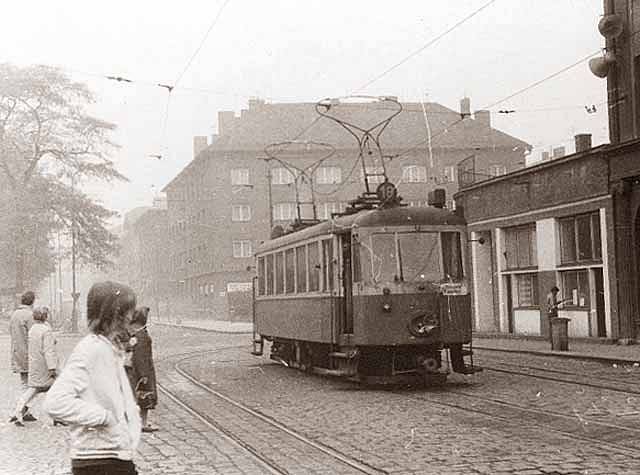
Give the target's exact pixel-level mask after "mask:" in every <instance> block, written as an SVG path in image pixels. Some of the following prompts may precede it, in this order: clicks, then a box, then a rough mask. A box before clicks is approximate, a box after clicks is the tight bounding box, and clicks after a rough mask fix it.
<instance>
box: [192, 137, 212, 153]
mask: <svg viewBox="0 0 640 475" xmlns="http://www.w3.org/2000/svg"><path fill="white" fill-rule="evenodd" d="M208 146H209V142H208V139H207V136H206V135H196V136H195V137H193V158H195V157H197V156H198V155H199V154H200V152H202V151H203V150H204V149H205V148H207V147H208Z"/></svg>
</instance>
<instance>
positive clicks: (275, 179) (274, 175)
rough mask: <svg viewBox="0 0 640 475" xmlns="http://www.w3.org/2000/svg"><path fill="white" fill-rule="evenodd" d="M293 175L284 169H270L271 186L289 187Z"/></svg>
mask: <svg viewBox="0 0 640 475" xmlns="http://www.w3.org/2000/svg"><path fill="white" fill-rule="evenodd" d="M293 181H294V176H293V174H292V173H291V172H290V171H289V170H287V169H286V168H284V167H278V168H272V169H271V184H273V185H289V184H291V183H293Z"/></svg>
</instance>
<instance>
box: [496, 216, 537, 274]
mask: <svg viewBox="0 0 640 475" xmlns="http://www.w3.org/2000/svg"><path fill="white" fill-rule="evenodd" d="M504 240H505V257H506V260H507V269H523V268H527V267H535V266H537V265H538V256H537V252H536V249H537V245H536V227H535V225H533V224H530V225H527V226H518V227H513V228H506V229H505V230H504Z"/></svg>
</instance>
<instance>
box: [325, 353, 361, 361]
mask: <svg viewBox="0 0 640 475" xmlns="http://www.w3.org/2000/svg"><path fill="white" fill-rule="evenodd" d="M329 356H330V357H331V358H341V359H345V360H350V359H352V358H353V357H354V356H355V354H352V353H343V352H342V351H333V352H331V353H329Z"/></svg>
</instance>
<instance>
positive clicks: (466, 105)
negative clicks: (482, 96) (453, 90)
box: [460, 97, 471, 119]
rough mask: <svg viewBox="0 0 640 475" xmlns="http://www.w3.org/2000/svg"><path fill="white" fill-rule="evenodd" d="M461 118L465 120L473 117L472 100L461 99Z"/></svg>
mask: <svg viewBox="0 0 640 475" xmlns="http://www.w3.org/2000/svg"><path fill="white" fill-rule="evenodd" d="M460 116H461V117H462V118H463V119H466V118H467V117H471V99H469V98H468V97H463V98H462V99H460Z"/></svg>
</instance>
